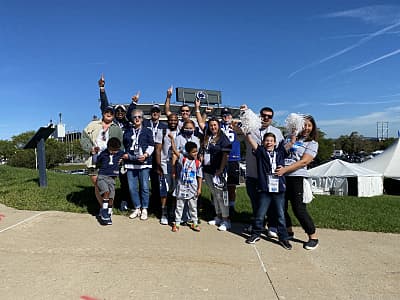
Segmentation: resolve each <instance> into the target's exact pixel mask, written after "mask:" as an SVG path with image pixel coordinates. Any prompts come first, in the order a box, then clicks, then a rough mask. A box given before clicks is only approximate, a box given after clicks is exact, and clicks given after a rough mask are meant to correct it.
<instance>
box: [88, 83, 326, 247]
mask: <svg viewBox="0 0 400 300" xmlns="http://www.w3.org/2000/svg"><path fill="white" fill-rule="evenodd" d="M98 84H99V89H100V100H101V110H102V118H101V120H94V121H92V122H90V123H89V124H88V125H87V127H86V128H85V129H84V130H83V133H82V138H81V145H82V148H83V149H84V150H85V151H87V152H88V153H90V157H89V159H88V161H87V167H88V174H89V176H90V178H91V181H92V183H93V185H94V189H95V194H96V198H97V201H98V203H99V205H100V212H99V216H98V219H99V221H100V223H101V224H103V225H111V224H112V219H111V217H112V208H113V205H114V198H115V180H116V178H117V177H119V180H120V185H121V190H120V192H121V193H120V200H121V204H120V208H121V209H122V210H127V209H128V206H132V208H133V210H132V212H131V213H130V215H129V218H131V219H135V218H140V219H141V220H146V219H147V218H148V208H149V204H150V189H151V195H152V199H160V200H159V201H160V202H159V203H160V204H159V205H160V206H161V217H160V223H161V224H162V225H171V230H172V231H173V232H178V231H179V229H180V226H181V224H182V223H186V224H188V225H189V226H190V228H191V229H192V230H194V231H197V232H198V231H200V227H199V220H198V210H197V202H198V198H199V196H200V193H201V187H202V183H203V181H204V182H205V183H206V185H207V186H208V188H209V190H210V191H211V195H212V201H213V205H214V208H215V218H214V219H213V220H210V221H209V222H208V224H210V225H215V226H217V229H218V230H219V231H227V230H229V229H230V228H231V222H230V215H231V214H232V213H233V212H234V207H235V198H236V186H237V185H239V177H240V168H239V161H240V160H241V152H240V142H241V141H244V142H245V144H246V180H245V184H246V190H247V194H248V196H249V198H250V201H251V207H252V214H253V216H252V224H251V225H250V226H249V227H248V228H246V229H245V230H246V231H247V232H248V233H249V236H248V238H247V239H246V242H247V243H249V244H253V243H255V242H257V241H259V240H260V236H261V234H263V233H264V232H265V231H266V229H265V228H266V227H267V228H268V230H267V234H268V236H270V237H274V238H277V239H278V241H279V244H280V245H281V246H282V247H283V248H285V249H288V250H290V249H291V248H292V246H291V244H290V242H289V241H290V239H292V238H293V236H294V233H293V230H292V222H291V218H290V216H289V214H288V212H287V210H288V202H290V203H291V207H292V209H293V212H294V215H295V216H296V218H297V219H298V220H299V222H300V224H301V226H302V228H303V229H304V231H305V232H306V234H307V235H308V241H307V242H305V243H304V248H305V249H307V250H312V249H315V248H316V247H317V246H318V243H319V241H318V239H317V236H316V229H315V225H314V222H313V220H312V218H311V217H310V215H309V214H308V212H307V208H306V203H304V202H303V180H304V178H306V177H307V165H308V164H309V163H310V162H311V161H312V160H313V159H314V157H315V156H316V155H317V151H318V143H317V127H316V124H315V121H314V119H313V118H312V117H311V116H305V117H304V127H303V129H302V130H301V131H300V133H298V134H290V135H289V136H288V137H287V138H286V139H284V137H283V135H282V132H281V131H280V129H278V128H276V127H274V126H272V120H273V116H274V112H273V109H271V108H269V107H264V108H262V109H261V110H260V115H259V117H260V119H261V123H260V124H261V125H260V127H259V128H257V130H252V131H246V132H244V131H243V130H242V127H241V126H240V125H241V124H240V122H238V121H234V120H233V118H232V114H231V111H230V110H229V109H228V108H223V109H221V114H220V116H215V115H213V114H212V109H209V108H207V109H205V110H204V111H202V110H201V102H200V100H199V99H196V101H195V103H194V104H195V107H194V112H195V116H196V118H195V119H196V121H194V120H193V119H192V118H191V107H190V106H189V105H187V104H184V105H182V106H181V107H180V116H178V115H177V114H176V113H173V112H172V111H171V109H170V103H171V96H172V93H173V91H172V88H169V89H168V90H167V95H166V100H165V106H164V108H165V115H166V116H167V124H165V123H163V122H161V121H160V116H161V109H160V107H159V105H157V104H154V105H153V106H152V108H151V117H150V119H146V118H144V114H143V111H142V110H140V109H137V108H136V105H137V102H138V100H139V94H136V95H135V96H133V97H132V102H131V104H130V105H129V107H126V106H124V105H116V106H111V105H109V101H108V98H107V95H106V92H105V81H104V77H103V76H102V77H101V78H100V80H99V81H98ZM247 109H249V108H248V107H247V106H246V105H242V106H241V110H242V111H246V110H247ZM150 183H151V188H150ZM171 199H173V201H171ZM168 200H169V201H168ZM157 201H158V200H157ZM171 211H172V212H173V214H172V218H170V214H169V212H171Z"/></svg>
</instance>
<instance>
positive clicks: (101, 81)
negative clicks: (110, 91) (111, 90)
mask: <svg viewBox="0 0 400 300" xmlns="http://www.w3.org/2000/svg"><path fill="white" fill-rule="evenodd" d="M105 83H106V81H105V80H104V75H103V73H101V77H100V79H99V81H98V84H99V87H101V88H103V87H104V85H105Z"/></svg>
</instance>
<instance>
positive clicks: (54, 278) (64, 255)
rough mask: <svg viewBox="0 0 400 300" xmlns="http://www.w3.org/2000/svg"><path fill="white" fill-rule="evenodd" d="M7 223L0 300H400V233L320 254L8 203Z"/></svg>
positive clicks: (358, 239)
mask: <svg viewBox="0 0 400 300" xmlns="http://www.w3.org/2000/svg"><path fill="white" fill-rule="evenodd" d="M1 215H3V216H4V217H1ZM0 218H1V220H0V274H1V276H0V299H31V300H32V299H86V300H90V299H92V300H93V299H248V300H249V299H400V291H399V283H400V255H399V250H400V235H398V234H383V233H368V232H350V231H335V230H323V229H321V230H319V236H320V240H321V245H320V247H319V248H317V249H316V250H314V251H306V250H304V249H303V248H302V244H301V242H300V241H298V242H292V245H293V250H291V251H287V250H284V249H283V248H281V247H280V246H279V245H278V244H277V243H276V242H275V241H274V240H269V239H262V240H261V241H259V242H258V243H256V244H255V245H247V244H246V243H245V242H244V236H242V235H241V233H240V232H241V229H242V226H241V225H240V224H235V226H234V228H233V230H232V232H219V231H217V229H216V227H214V226H210V225H207V224H205V222H203V223H202V224H201V228H202V231H201V232H200V233H196V232H193V231H191V230H190V229H189V228H187V227H181V230H180V232H179V233H173V232H171V231H170V227H168V226H161V225H159V224H158V220H156V219H149V220H147V221H140V220H133V221H132V220H130V219H128V218H127V217H125V216H114V218H113V222H114V224H113V225H112V226H106V227H103V226H100V225H99V224H98V223H97V221H96V219H95V218H94V217H93V216H90V215H87V214H73V213H62V212H53V211H51V212H34V211H19V210H15V209H11V208H8V207H5V206H4V205H1V204H0ZM295 235H296V237H297V238H303V239H305V234H304V233H302V230H301V229H300V228H296V230H295Z"/></svg>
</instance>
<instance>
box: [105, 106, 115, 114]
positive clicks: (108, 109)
mask: <svg viewBox="0 0 400 300" xmlns="http://www.w3.org/2000/svg"><path fill="white" fill-rule="evenodd" d="M107 111H109V112H112V113H113V114H114V113H115V111H114V108H113V107H112V106H111V105H109V106H107V107H105V108H104V109H103V113H105V112H107Z"/></svg>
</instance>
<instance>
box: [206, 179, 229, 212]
mask: <svg viewBox="0 0 400 300" xmlns="http://www.w3.org/2000/svg"><path fill="white" fill-rule="evenodd" d="M204 178H205V179H206V183H207V186H208V188H209V189H210V191H211V194H212V196H213V200H214V208H215V213H216V214H217V215H222V217H223V218H228V217H229V205H228V206H227V205H224V196H223V191H222V190H219V189H216V188H215V187H214V183H213V175H211V174H208V173H204Z"/></svg>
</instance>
